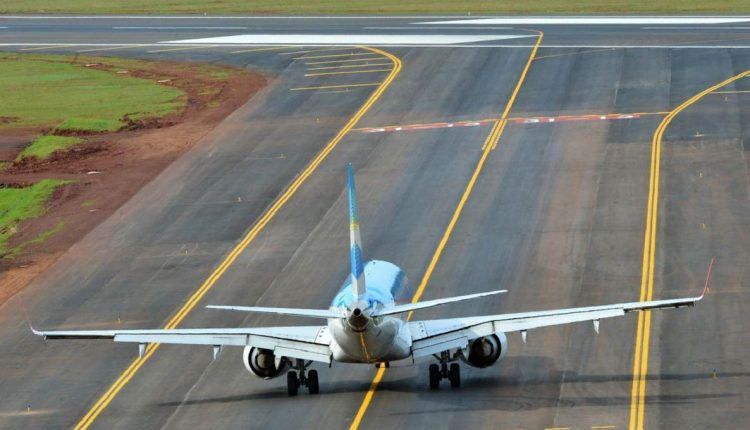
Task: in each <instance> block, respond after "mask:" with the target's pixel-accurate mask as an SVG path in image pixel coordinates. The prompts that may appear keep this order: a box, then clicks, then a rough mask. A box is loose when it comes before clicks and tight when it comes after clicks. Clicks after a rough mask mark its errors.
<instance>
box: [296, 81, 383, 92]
mask: <svg viewBox="0 0 750 430" xmlns="http://www.w3.org/2000/svg"><path fill="white" fill-rule="evenodd" d="M377 85H380V83H379V82H368V83H364V84H346V85H323V86H321V87H298V88H289V91H303V90H327V89H329V88H349V87H374V86H377Z"/></svg>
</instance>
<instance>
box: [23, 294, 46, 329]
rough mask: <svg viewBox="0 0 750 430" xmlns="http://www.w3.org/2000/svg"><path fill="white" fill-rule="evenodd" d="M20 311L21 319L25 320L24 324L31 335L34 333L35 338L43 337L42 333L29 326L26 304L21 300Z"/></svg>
mask: <svg viewBox="0 0 750 430" xmlns="http://www.w3.org/2000/svg"><path fill="white" fill-rule="evenodd" d="M21 310H22V311H23V317H24V319H25V320H26V324H28V325H29V329H30V330H31V332H32V333H34V334H35V335H37V336H44V333H43V332H41V331H39V330H36V329H35V328H34V326H33V325H31V320H30V319H29V313H28V312H26V303H24V302H23V299H21Z"/></svg>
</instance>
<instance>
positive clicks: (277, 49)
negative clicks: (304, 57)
mask: <svg viewBox="0 0 750 430" xmlns="http://www.w3.org/2000/svg"><path fill="white" fill-rule="evenodd" d="M292 48H297V45H283V46H266V47H264V48H253V49H242V50H239V51H230V52H229V53H230V54H244V53H245V52H263V51H281V50H284V49H292ZM279 55H281V54H279Z"/></svg>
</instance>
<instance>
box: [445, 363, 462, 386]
mask: <svg viewBox="0 0 750 430" xmlns="http://www.w3.org/2000/svg"><path fill="white" fill-rule="evenodd" d="M448 380H450V381H451V388H460V387H461V367H459V365H458V363H452V364H451V367H450V370H449V371H448Z"/></svg>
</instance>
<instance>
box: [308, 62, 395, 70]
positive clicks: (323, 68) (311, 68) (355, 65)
mask: <svg viewBox="0 0 750 430" xmlns="http://www.w3.org/2000/svg"><path fill="white" fill-rule="evenodd" d="M368 66H371V67H375V66H390V64H389V63H372V64H349V65H346V66H326V67H310V68H308V69H307V70H331V69H353V68H356V67H368Z"/></svg>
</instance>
